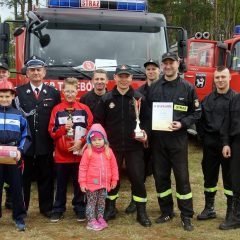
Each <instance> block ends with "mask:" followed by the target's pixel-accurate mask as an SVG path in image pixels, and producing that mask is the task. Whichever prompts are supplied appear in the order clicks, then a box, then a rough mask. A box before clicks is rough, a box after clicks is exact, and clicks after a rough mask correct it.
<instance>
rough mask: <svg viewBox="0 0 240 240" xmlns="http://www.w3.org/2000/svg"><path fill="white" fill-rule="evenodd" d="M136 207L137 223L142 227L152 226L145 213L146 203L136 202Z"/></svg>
mask: <svg viewBox="0 0 240 240" xmlns="http://www.w3.org/2000/svg"><path fill="white" fill-rule="evenodd" d="M136 206H137V221H138V222H139V223H140V224H141V225H142V226H144V227H150V226H151V225H152V223H151V221H150V219H149V218H148V215H147V212H146V203H142V202H141V203H140V202H136Z"/></svg>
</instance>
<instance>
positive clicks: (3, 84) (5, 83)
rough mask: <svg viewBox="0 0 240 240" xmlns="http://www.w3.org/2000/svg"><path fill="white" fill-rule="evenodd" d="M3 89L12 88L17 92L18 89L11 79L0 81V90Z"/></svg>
mask: <svg viewBox="0 0 240 240" xmlns="http://www.w3.org/2000/svg"><path fill="white" fill-rule="evenodd" d="M2 90H10V91H11V92H13V93H15V94H16V90H15V88H14V86H13V84H12V83H11V82H9V81H0V91H2Z"/></svg>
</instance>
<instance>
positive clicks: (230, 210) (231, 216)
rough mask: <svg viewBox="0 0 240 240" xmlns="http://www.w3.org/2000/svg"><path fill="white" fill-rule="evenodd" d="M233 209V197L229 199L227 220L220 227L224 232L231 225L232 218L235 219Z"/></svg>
mask: <svg viewBox="0 0 240 240" xmlns="http://www.w3.org/2000/svg"><path fill="white" fill-rule="evenodd" d="M232 208H233V199H232V197H228V198H227V211H226V216H225V220H224V222H223V223H221V224H220V225H219V229H222V230H224V229H225V228H226V227H227V226H228V225H229V223H230V222H231V221H232V218H233V209H232Z"/></svg>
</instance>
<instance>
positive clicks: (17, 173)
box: [0, 52, 240, 231]
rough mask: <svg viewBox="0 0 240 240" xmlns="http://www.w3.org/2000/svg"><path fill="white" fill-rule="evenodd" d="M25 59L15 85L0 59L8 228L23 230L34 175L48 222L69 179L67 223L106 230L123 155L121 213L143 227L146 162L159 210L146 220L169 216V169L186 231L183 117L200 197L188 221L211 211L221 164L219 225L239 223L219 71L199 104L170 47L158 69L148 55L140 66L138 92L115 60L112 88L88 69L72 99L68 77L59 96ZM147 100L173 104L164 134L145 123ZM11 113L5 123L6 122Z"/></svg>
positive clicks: (102, 74) (233, 134)
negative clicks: (196, 144)
mask: <svg viewBox="0 0 240 240" xmlns="http://www.w3.org/2000/svg"><path fill="white" fill-rule="evenodd" d="M25 65H26V68H27V72H26V74H27V77H28V79H29V83H27V84H25V85H22V86H20V87H17V88H16V89H15V88H14V87H13V86H12V84H11V83H10V82H9V81H7V78H8V77H9V69H8V66H7V64H5V63H0V131H1V135H0V145H11V146H17V157H16V163H17V164H15V165H9V164H0V184H1V185H0V192H1V195H0V197H1V196H2V186H3V183H4V182H7V183H8V184H9V186H10V193H11V194H12V203H13V205H12V208H13V219H14V220H15V223H16V227H17V228H18V230H20V231H24V230H25V228H26V226H25V222H24V217H25V216H26V213H27V210H28V207H29V202H30V192H31V182H32V180H36V181H37V186H38V199H39V210H40V213H41V214H42V215H43V216H45V217H47V218H49V219H50V221H51V222H58V221H59V220H60V219H61V218H62V217H63V215H64V212H65V211H66V199H67V198H66V194H67V185H68V179H69V178H70V177H71V179H72V184H73V199H72V205H73V210H74V212H75V214H76V218H77V220H78V221H84V220H85V218H87V222H88V223H87V229H90V230H95V231H99V230H103V229H104V228H106V227H108V224H107V221H109V220H111V219H114V218H115V217H116V215H117V213H118V210H117V208H116V200H117V198H118V197H119V194H118V192H119V189H120V178H121V169H122V165H123V161H125V166H126V171H127V175H128V178H129V181H130V183H131V196H132V197H131V201H130V205H129V206H128V207H127V209H126V210H125V212H126V213H133V212H135V211H137V221H138V222H139V223H140V224H141V225H142V226H144V227H150V226H151V224H152V223H151V220H150V219H149V217H148V215H147V211H146V204H147V191H146V187H145V180H146V176H147V175H148V173H149V169H151V170H152V173H153V177H154V179H155V185H156V192H157V198H158V203H159V207H160V211H161V215H160V216H159V217H158V218H157V219H156V220H155V222H156V223H157V224H163V223H165V222H168V221H170V220H171V219H172V218H174V217H175V212H174V206H173V197H172V187H171V171H172V170H173V173H174V176H175V180H176V197H177V204H178V208H179V210H180V212H181V224H182V227H183V229H184V230H186V231H192V230H193V229H194V227H193V225H192V223H191V218H192V217H193V214H194V211H193V201H192V192H191V187H190V182H189V172H188V139H187V129H188V128H189V127H190V126H191V125H193V124H196V125H197V128H198V130H199V134H200V136H201V138H202V139H203V161H202V169H203V174H204V193H205V200H206V204H205V208H204V210H203V212H202V213H201V214H199V215H198V216H197V219H199V220H205V219H210V218H215V217H216V213H215V210H214V196H215V194H216V191H217V188H216V186H217V181H218V174H219V166H220V164H221V165H222V170H223V181H224V189H225V191H224V193H225V194H226V196H227V214H226V218H225V221H224V222H223V223H222V224H221V225H220V229H231V228H238V227H240V198H239V197H240V189H239V187H238V184H237V183H238V182H239V181H238V178H239V175H238V174H237V170H238V168H239V166H238V161H237V158H238V153H239V150H238V148H237V144H238V141H239V137H238V134H239V133H238V130H239V129H240V127H238V125H239V123H238V119H237V113H238V105H239V104H238V102H237V101H238V98H239V97H238V95H236V94H235V93H234V92H233V91H232V90H230V88H229V81H230V74H229V71H228V69H226V68H218V69H217V70H216V71H215V73H214V83H215V87H216V89H215V90H214V91H213V92H212V93H211V94H210V95H209V96H207V97H206V98H205V99H204V100H203V102H202V104H200V103H199V101H198V98H197V95H196V92H195V89H194V87H193V86H192V85H191V84H190V83H188V82H187V81H185V80H184V79H182V78H181V77H180V76H179V74H178V68H179V59H178V56H177V55H176V54H175V53H171V52H167V53H165V54H163V56H162V63H161V66H160V63H159V62H158V61H156V60H153V59H150V60H148V61H147V62H146V63H145V64H144V67H145V73H146V78H147V80H146V83H145V84H144V85H142V86H141V87H140V88H139V89H138V90H135V89H133V88H132V86H131V83H132V80H133V75H132V71H131V68H129V67H128V66H127V65H121V66H118V67H117V68H116V71H115V74H114V80H115V82H116V85H115V87H114V88H113V89H112V90H111V91H107V88H106V86H107V82H108V77H107V72H106V71H104V70H102V69H98V70H95V71H94V74H93V77H92V84H93V90H92V91H90V92H88V93H86V94H85V95H83V96H82V97H81V98H80V102H78V101H77V94H78V80H77V79H76V78H72V77H69V78H67V79H65V80H64V83H63V89H62V95H63V101H62V102H61V97H60V93H59V91H58V90H56V89H55V88H53V87H51V86H48V85H46V84H44V83H43V79H44V77H45V74H46V69H45V62H44V60H42V59H41V58H39V57H37V56H33V57H31V58H30V59H28V60H27V61H26V62H25ZM161 68H162V71H163V75H162V76H160V72H161V70H160V69H161ZM235 95H236V96H235ZM153 103H172V104H173V109H172V115H173V116H172V121H171V122H170V123H169V126H168V128H167V129H165V130H164V131H163V130H162V131H159V130H152V127H151V121H152V111H153V109H152V105H153ZM12 105H13V106H12ZM239 110H240V109H239ZM11 118H13V119H14V121H10V119H11ZM16 126H17V127H16ZM9 131H11V134H9ZM230 157H231V161H230V160H229V158H230ZM22 162H24V167H23V164H22ZM54 165H55V173H56V191H55V197H54V177H53V172H54ZM230 173H231V174H230ZM16 183H17V184H16ZM234 183H235V184H234ZM22 189H23V191H22ZM22 193H23V194H22ZM16 196H17V197H16Z"/></svg>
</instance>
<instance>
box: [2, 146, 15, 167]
mask: <svg viewBox="0 0 240 240" xmlns="http://www.w3.org/2000/svg"><path fill="white" fill-rule="evenodd" d="M16 157H17V147H15V146H0V164H17V162H16V159H15V158H16Z"/></svg>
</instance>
